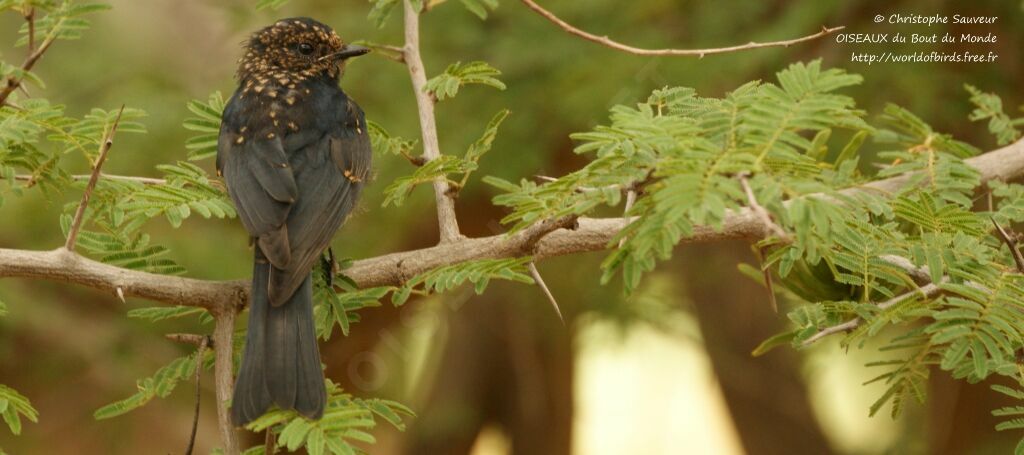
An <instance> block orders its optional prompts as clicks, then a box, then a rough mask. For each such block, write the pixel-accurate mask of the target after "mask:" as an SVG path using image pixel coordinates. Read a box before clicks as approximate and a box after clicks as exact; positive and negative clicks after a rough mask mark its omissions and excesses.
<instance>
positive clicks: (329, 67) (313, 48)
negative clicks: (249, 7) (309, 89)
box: [238, 17, 370, 83]
mask: <svg viewBox="0 0 1024 455" xmlns="http://www.w3.org/2000/svg"><path fill="white" fill-rule="evenodd" d="M369 51H370V50H369V49H367V48H365V47H362V46H356V45H353V44H345V43H344V42H343V41H342V40H341V38H339V37H338V35H337V34H336V33H334V30H333V29H332V28H331V27H328V26H327V25H324V24H322V23H320V22H318V21H316V20H313V19H310V18H308V17H293V18H289V19H281V20H279V21H277V22H275V23H274V24H273V25H271V26H269V27H265V28H263V29H261V30H259V31H257V32H256V33H253V35H252V37H250V38H249V40H248V41H247V42H246V43H245V54H244V55H243V56H242V58H241V59H240V60H239V64H238V78H239V80H246V79H250V80H251V79H254V78H255V79H262V80H264V81H267V80H275V79H277V80H279V81H282V82H283V81H285V80H287V81H288V83H295V82H300V81H303V80H306V79H309V78H313V77H317V76H327V77H330V78H332V79H337V78H338V77H339V76H340V75H341V73H342V70H343V69H344V66H345V60H346V59H349V58H351V57H356V56H360V55H363V54H365V53H367V52H369Z"/></svg>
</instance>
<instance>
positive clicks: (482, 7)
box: [461, 0, 498, 20]
mask: <svg viewBox="0 0 1024 455" xmlns="http://www.w3.org/2000/svg"><path fill="white" fill-rule="evenodd" d="M461 1H462V4H463V5H464V6H465V7H466V9H468V10H469V12H471V13H473V14H475V15H476V17H479V18H480V20H485V19H487V12H488V10H490V11H494V10H495V9H497V8H498V0H461Z"/></svg>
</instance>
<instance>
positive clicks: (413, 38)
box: [402, 0, 463, 243]
mask: <svg viewBox="0 0 1024 455" xmlns="http://www.w3.org/2000/svg"><path fill="white" fill-rule="evenodd" d="M402 3H403V4H404V7H405V48H404V49H403V52H402V57H403V60H404V61H405V66H406V68H408V69H409V78H410V79H411V80H412V89H413V91H414V92H415V94H416V107H417V110H418V112H419V117H420V132H421V134H422V136H423V157H424V158H426V160H427V161H429V160H433V159H437V158H438V157H440V156H441V146H440V145H439V144H438V141H437V122H436V120H435V118H434V103H435V102H436V101H435V100H434V98H433V97H432V96H431V95H430V93H427V90H426V87H427V76H426V70H425V69H424V68H423V59H422V58H421V57H420V11H417V10H416V8H414V7H413V4H412V1H411V0H403V2H402ZM434 201H435V202H436V204H437V224H438V229H439V230H440V232H441V243H450V242H454V241H457V240H459V239H461V238H463V236H462V234H461V233H460V232H459V222H458V219H457V218H456V216H455V200H454V198H453V197H452V195H451V193H450V191H449V185H448V181H447V180H445V179H444V178H443V177H440V178H437V179H436V180H434Z"/></svg>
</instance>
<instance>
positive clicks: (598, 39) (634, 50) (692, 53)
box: [522, 0, 846, 58]
mask: <svg viewBox="0 0 1024 455" xmlns="http://www.w3.org/2000/svg"><path fill="white" fill-rule="evenodd" d="M522 2H523V4H524V5H526V7H527V8H530V9H531V10H533V11H534V12H536V13H537V14H540V15H541V16H543V17H544V18H545V19H547V20H549V21H551V22H552V23H554V24H555V25H557V26H558V27H559V28H561V29H562V30H565V31H566V32H568V33H569V34H571V35H575V36H578V37H580V38H583V39H585V40H587V41H591V42H594V43H597V44H600V45H602V46H605V47H609V48H612V49H615V50H618V51H622V52H626V53H630V54H635V55H647V56H672V57H699V58H704V56H705V55H709V54H724V53H727V52H738V51H745V50H748V49H758V48H762V47H789V46H791V45H793V44H797V43H802V42H804V41H811V40H815V39H818V38H821V37H823V36H825V35H828V34H831V33H835V32H837V31H839V30H842V29H844V28H846V27H844V26H840V27H831V28H829V27H825V26H822V27H821V31H820V32H818V33H814V34H811V35H807V36H804V37H800V38H796V39H791V40H783V41H770V42H766V43H757V42H754V41H751V42H749V43H747V44H741V45H737V46H728V47H716V48H709V49H643V48H639V47H634V46H630V45H627V44H622V43H620V42H618V41H613V40H612V39H610V38H608V37H607V36H597V35H595V34H593V33H588V32H585V31H583V30H580V29H578V28H576V27H573V26H572V25H571V24H569V23H568V22H566V21H564V20H562V19H561V18H559V17H558V16H556V15H555V14H554V13H552V12H551V11H548V10H546V9H544V8H543V7H541V6H540V5H538V4H537V3H535V2H534V1H533V0H522Z"/></svg>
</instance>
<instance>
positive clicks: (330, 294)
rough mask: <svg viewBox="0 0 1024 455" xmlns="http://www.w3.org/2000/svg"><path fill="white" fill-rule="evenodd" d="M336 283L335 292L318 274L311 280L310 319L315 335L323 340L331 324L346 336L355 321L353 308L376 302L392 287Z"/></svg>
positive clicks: (356, 315)
mask: <svg viewBox="0 0 1024 455" xmlns="http://www.w3.org/2000/svg"><path fill="white" fill-rule="evenodd" d="M317 275H319V274H317ZM340 284H341V287H342V290H341V291H340V292H339V291H338V290H336V289H333V288H330V287H328V286H327V283H326V282H324V280H323V278H322V277H321V276H316V277H315V280H314V289H315V291H314V294H313V300H314V301H315V302H316V306H315V307H314V308H313V320H314V321H315V322H316V333H317V336H318V337H320V338H321V339H323V340H325V341H326V340H329V339H330V338H331V335H332V334H333V333H334V327H335V324H337V326H338V328H340V329H341V334H342V335H344V336H348V332H349V328H350V327H351V325H352V324H353V323H355V322H359V314H358V313H356V311H358V310H361V309H363V308H372V307H378V306H380V299H382V298H383V297H384V295H385V294H387V293H388V292H390V291H391V290H392V288H390V287H376V288H367V289H355V288H354V287H353V286H351V285H349V284H347V283H340Z"/></svg>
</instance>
